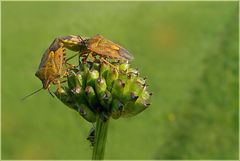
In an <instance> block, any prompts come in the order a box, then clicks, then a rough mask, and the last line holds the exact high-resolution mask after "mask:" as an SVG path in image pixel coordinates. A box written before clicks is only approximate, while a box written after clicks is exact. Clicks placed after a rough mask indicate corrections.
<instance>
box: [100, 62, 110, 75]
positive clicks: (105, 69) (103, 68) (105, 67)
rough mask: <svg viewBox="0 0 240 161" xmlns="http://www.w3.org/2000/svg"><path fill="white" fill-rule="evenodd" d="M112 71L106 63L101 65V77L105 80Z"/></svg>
mask: <svg viewBox="0 0 240 161" xmlns="http://www.w3.org/2000/svg"><path fill="white" fill-rule="evenodd" d="M109 70H110V66H109V65H108V64H106V63H101V67H100V75H101V76H102V77H103V78H106V77H107V73H108V71H109Z"/></svg>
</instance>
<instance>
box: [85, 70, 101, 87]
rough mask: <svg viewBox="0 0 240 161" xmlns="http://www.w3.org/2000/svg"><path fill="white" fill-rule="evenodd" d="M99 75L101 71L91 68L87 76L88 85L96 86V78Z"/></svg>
mask: <svg viewBox="0 0 240 161" xmlns="http://www.w3.org/2000/svg"><path fill="white" fill-rule="evenodd" d="M98 77H99V72H98V71H97V70H89V72H88V76H87V86H92V87H93V86H94V84H95V81H96V79H98Z"/></svg>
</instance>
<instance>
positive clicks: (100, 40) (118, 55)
mask: <svg viewBox="0 0 240 161" xmlns="http://www.w3.org/2000/svg"><path fill="white" fill-rule="evenodd" d="M87 47H88V49H90V50H91V51H94V52H95V53H97V54H99V55H103V56H106V57H111V58H115V59H127V60H132V59H133V56H132V54H130V53H129V52H128V51H127V50H126V49H124V48H123V47H121V46H120V45H117V44H115V43H114V42H112V41H110V40H107V39H106V38H104V37H103V36H101V35H96V36H94V37H92V38H90V39H89V40H88V41H87Z"/></svg>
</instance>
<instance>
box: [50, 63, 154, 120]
mask: <svg viewBox="0 0 240 161" xmlns="http://www.w3.org/2000/svg"><path fill="white" fill-rule="evenodd" d="M55 95H56V96H57V98H58V99H59V100H61V101H62V102H63V103H64V104H65V105H67V106H68V107H70V108H72V109H74V110H76V111H78V112H79V113H80V115H81V116H82V117H83V118H84V119H85V120H87V121H89V122H92V123H94V122H96V117H97V115H99V116H101V117H102V118H104V119H109V118H110V117H112V118H113V119H118V118H120V117H132V116H135V115H137V114H138V113H140V112H142V111H143V110H145V109H146V108H147V107H148V106H149V105H150V96H151V93H149V92H148V91H147V84H146V79H145V78H142V77H140V75H139V71H138V70H136V69H134V68H131V67H130V64H128V63H126V62H125V63H119V62H118V63H112V64H110V63H105V62H101V63H97V62H85V63H81V64H80V65H79V67H77V68H72V69H70V70H68V71H67V85H63V84H62V87H61V88H58V89H57V90H56V92H55Z"/></svg>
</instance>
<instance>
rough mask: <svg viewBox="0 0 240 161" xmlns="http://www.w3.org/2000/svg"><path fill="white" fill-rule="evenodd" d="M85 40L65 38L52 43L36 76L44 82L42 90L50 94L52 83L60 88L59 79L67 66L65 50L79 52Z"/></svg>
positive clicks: (71, 37) (72, 37)
mask: <svg viewBox="0 0 240 161" xmlns="http://www.w3.org/2000/svg"><path fill="white" fill-rule="evenodd" d="M84 39H86V38H84ZM84 39H83V38H80V37H79V36H64V37H59V38H56V39H55V40H54V41H53V42H52V44H51V45H50V47H49V48H48V49H47V50H46V51H45V52H44V54H43V56H42V59H41V62H40V64H39V67H38V70H37V72H36V73H35V76H36V77H38V78H39V79H40V80H41V81H42V84H43V87H42V88H41V89H47V90H48V91H49V92H50V90H49V87H50V84H51V83H54V84H58V85H59V86H60V81H59V79H60V77H61V74H62V71H63V65H64V64H66V54H65V48H67V49H70V50H72V51H79V50H80V48H81V47H82V46H81V45H80V44H81V42H82V40H84ZM41 89H39V90H37V91H35V92H33V93H31V94H30V95H27V96H26V97H24V98H23V99H25V98H27V97H29V96H31V95H32V94H34V93H36V92H38V91H40V90H41ZM50 94H51V92H50ZM51 95H52V94H51Z"/></svg>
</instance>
